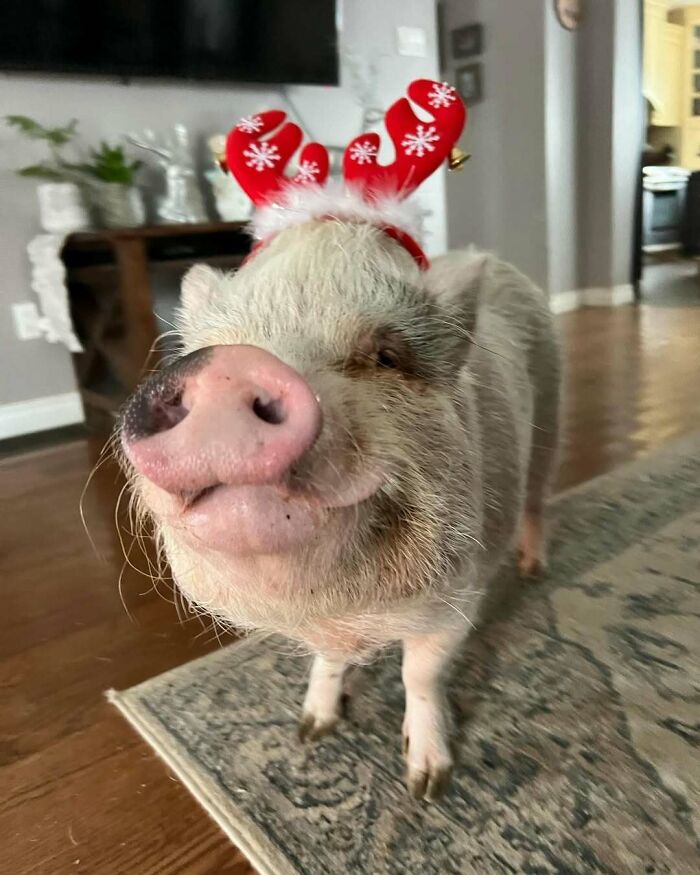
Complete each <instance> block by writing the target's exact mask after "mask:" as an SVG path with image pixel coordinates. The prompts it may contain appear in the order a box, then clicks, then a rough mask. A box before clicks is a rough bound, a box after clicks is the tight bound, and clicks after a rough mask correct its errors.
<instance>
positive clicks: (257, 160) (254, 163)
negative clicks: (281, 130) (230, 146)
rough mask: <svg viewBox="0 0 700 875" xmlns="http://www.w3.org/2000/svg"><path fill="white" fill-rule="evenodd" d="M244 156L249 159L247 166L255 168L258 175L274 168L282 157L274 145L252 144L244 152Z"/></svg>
mask: <svg viewBox="0 0 700 875" xmlns="http://www.w3.org/2000/svg"><path fill="white" fill-rule="evenodd" d="M243 156H244V157H245V158H247V159H248V160H247V161H246V166H247V167H253V168H255V170H257V171H258V173H261V172H262V171H263V170H267V169H269V168H272V167H274V166H275V162H277V161H279V160H280V159H281V157H282V156H281V155H280V154H279V152H278V151H277V146H275V145H274V143H251V144H250V146H249V147H248V148H247V149H244V150H243Z"/></svg>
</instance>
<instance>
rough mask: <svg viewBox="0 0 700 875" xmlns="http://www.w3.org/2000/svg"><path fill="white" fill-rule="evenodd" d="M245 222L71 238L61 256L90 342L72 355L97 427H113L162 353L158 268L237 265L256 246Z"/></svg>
mask: <svg viewBox="0 0 700 875" xmlns="http://www.w3.org/2000/svg"><path fill="white" fill-rule="evenodd" d="M243 228H244V223H242V222H211V223H206V224H201V225H154V226H148V227H142V228H124V229H116V230H113V229H105V230H96V231H84V232H79V233H76V234H72V235H71V236H70V237H68V239H67V240H66V243H65V246H64V248H63V253H62V257H63V261H64V263H65V265H66V271H67V285H68V292H69V298H70V308H71V316H72V318H73V324H74V326H75V331H76V334H77V335H78V337H79V338H80V341H81V343H82V345H83V348H84V352H82V353H77V354H74V355H73V363H74V367H75V373H76V377H77V381H78V387H79V390H80V394H81V397H82V401H83V408H84V411H85V421H86V423H87V425H88V427H89V428H90V429H91V430H97V431H106V430H111V428H112V427H113V425H114V420H115V417H116V414H117V411H118V409H119V407H120V406H121V404H122V403H123V401H124V400H125V399H126V397H127V396H128V395H129V394H130V393H131V392H132V391H133V389H134V388H135V387H136V385H137V383H138V382H139V379H140V378H141V376H142V374H143V372H144V369H145V367H146V365H147V364H148V365H149V366H151V365H152V364H154V363H155V362H157V360H158V358H159V356H160V352H161V350H159V349H157V348H156V339H157V337H158V335H159V334H160V330H159V329H158V328H157V325H156V316H155V310H154V298H153V293H152V269H153V267H154V266H155V265H157V264H162V265H164V264H167V265H169V266H170V267H171V268H173V269H174V270H175V271H177V270H179V271H180V273H184V271H185V270H186V269H187V268H188V267H189V266H190V265H191V264H192V263H193V262H195V261H206V262H210V263H212V264H216V265H220V266H223V267H226V268H229V269H230V268H235V267H237V266H238V265H239V264H240V263H241V261H242V260H243V258H244V257H245V255H246V254H247V253H248V251H249V249H250V240H249V238H248V236H247V235H246V234H245V232H244V231H243ZM178 280H179V275H178ZM177 288H178V286H174V288H173V293H174V294H176V292H177Z"/></svg>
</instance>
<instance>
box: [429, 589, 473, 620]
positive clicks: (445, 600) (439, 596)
mask: <svg viewBox="0 0 700 875" xmlns="http://www.w3.org/2000/svg"><path fill="white" fill-rule="evenodd" d="M436 596H437V598H438V600H439V601H441V602H443V604H446V605H447V607H448V608H452V610H453V611H455V613H457V614H459V616H460V617H462V619H463V620H464V622H465V623H467V625H468V626H471V628H472V629H476V626H475V625H474V623H472V621H471V620H470V619H469V617H468V616H467V615H466V614H465V613H464V612H463V611H460V609H459V608H458V607H457V606H456V605H453V604H452V602H450V601H448V600H447V599H446V598H443V597H442V596H441V595H439V594H438V593H436Z"/></svg>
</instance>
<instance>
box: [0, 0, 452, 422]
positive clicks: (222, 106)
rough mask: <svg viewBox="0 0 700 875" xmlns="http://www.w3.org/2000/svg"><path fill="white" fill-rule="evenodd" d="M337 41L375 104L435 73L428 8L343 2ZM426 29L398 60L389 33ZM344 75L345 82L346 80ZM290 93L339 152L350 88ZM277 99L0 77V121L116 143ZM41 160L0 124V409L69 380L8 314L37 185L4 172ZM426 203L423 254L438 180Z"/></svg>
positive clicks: (56, 350)
mask: <svg viewBox="0 0 700 875" xmlns="http://www.w3.org/2000/svg"><path fill="white" fill-rule="evenodd" d="M343 13H344V14H343V40H344V43H345V44H346V45H347V46H348V47H350V48H353V49H356V50H358V51H360V52H362V53H364V54H366V55H370V54H371V55H374V56H375V57H376V58H377V59H378V60H379V67H380V80H379V88H378V91H379V96H380V100H381V101H382V102H383V104H384V106H386V105H388V104H389V103H390V102H392V101H393V100H395V99H397V98H398V97H399V96H401V94H402V93H403V90H404V88H405V86H406V85H407V84H408V82H409V81H410V80H411V79H414V78H417V77H421V76H427V77H430V78H434V77H435V76H436V75H437V46H436V28H435V8H434V0H383V2H382V3H377V2H372V0H346V2H345V3H344V4H343ZM398 25H409V26H419V27H423V28H424V29H425V30H426V31H427V36H428V53H427V57H425V58H406V57H399V56H398V55H397V54H396V34H395V28H396V27H397V26H398ZM346 80H347V76H344V77H343V81H344V83H345V81H346ZM290 94H291V95H292V96H293V99H294V100H295V102H296V103H297V104H298V106H299V108H300V110H301V112H302V114H303V115H304V117H305V118H306V119H308V120H309V125H310V127H311V130H310V132H309V133H310V134H311V135H313V136H314V137H316V138H319V139H320V140H321V141H323V142H329V143H337V144H340V145H343V144H345V143H347V141H348V140H349V139H350V138H351V137H353V136H354V135H355V134H356V133H357V132H358V128H359V124H360V116H361V111H360V109H359V107H358V106H357V104H356V103H355V100H354V98H353V96H352V93H351V92H350V91H349V89H348V87H347V84H344V85H343V86H342V87H340V88H323V87H318V88H311V87H303V88H302V87H297V88H293V89H290ZM280 100H281V99H280V94H279V93H278V92H275V91H273V90H269V89H260V88H243V87H237V88H232V87H223V86H219V85H209V86H205V85H197V86H190V85H187V86H185V85H181V84H150V85H149V84H132V85H129V86H123V85H119V84H115V83H112V82H109V81H96V80H89V81H88V80H83V81H81V80H76V79H63V78H59V77H55V78H51V79H49V78H39V77H33V76H14V75H12V76H10V75H2V76H0V115H5V114H7V113H23V114H26V115H32V116H36V117H37V118H38V119H39V120H41V121H42V122H44V123H46V124H60V123H62V122H64V121H66V120H67V119H69V118H71V117H73V116H75V117H76V118H78V119H79V120H80V130H81V132H82V134H83V135H84V136H85V138H86V140H87V141H89V142H93V143H94V142H95V141H97V140H99V139H100V138H107V139H111V140H114V139H116V138H118V137H119V136H120V135H121V134H123V133H124V132H125V131H128V130H132V129H138V128H140V127H144V126H146V125H148V126H150V127H154V128H165V127H167V126H169V125H172V124H174V123H175V122H184V123H185V124H186V125H187V126H188V127H189V128H190V130H191V131H192V132H193V133H196V134H197V135H201V136H203V137H204V136H207V135H209V134H211V133H213V132H216V131H225V130H228V128H229V127H230V126H231V124H232V123H233V122H234V121H235V120H236V119H237V118H238V117H239V116H240V115H243V114H246V113H249V112H253V111H257V110H259V109H261V108H263V107H266V106H280V105H281V103H280ZM35 157H39V150H36V151H34V150H33V149H28V148H27V146H26V144H24V143H21V142H20V141H19V140H18V139H17V138H16V136H15V135H14V133H13V132H12V131H10V130H9V129H7V128H5V126H4V125H0V186H1V189H2V190H1V197H2V212H1V213H0V239H1V240H2V245H1V246H0V357H1V362H0V405H1V404H3V403H8V402H13V401H20V400H26V399H30V398H35V397H41V396H47V395H53V394H58V393H63V392H67V391H71V390H72V389H73V388H74V379H73V372H72V367H71V363H70V358H69V355H68V353H67V352H66V351H65V350H64V349H63V348H62V347H59V346H53V345H50V344H48V343H46V342H45V341H43V340H39V341H26V342H20V341H18V340H16V338H15V337H14V334H13V331H12V323H11V317H10V311H9V306H10V304H11V303H13V302H18V301H25V300H31V299H32V297H33V293H32V292H31V290H30V288H29V272H28V266H27V258H26V252H25V247H26V244H27V243H28V241H29V240H30V239H31V237H32V236H33V235H34V234H36V233H37V232H38V230H39V229H38V223H37V209H36V201H35V193H34V189H35V184H34V183H32V182H31V181H28V180H22V179H19V178H17V177H16V176H15V175H14V174H13V173H12V172H11V171H12V170H13V169H14V168H15V167H17V166H20V165H21V164H22V163H23V162H29V161H31V160H33V159H34V158H35ZM420 196H421V199H422V201H423V203H424V205H425V206H426V207H427V208H428V209H430V210H431V211H432V213H433V215H432V218H431V219H430V220H429V222H428V231H429V237H428V240H427V246H426V248H427V249H428V250H429V251H433V252H436V251H441V250H443V249H444V248H445V241H446V227H445V208H444V181H443V178H442V174H436V175H435V176H434V177H433V178H432V179H431V180H430V181H429V182H428V183H427V184H426V185H425V186H423V187H422V189H421V195H420Z"/></svg>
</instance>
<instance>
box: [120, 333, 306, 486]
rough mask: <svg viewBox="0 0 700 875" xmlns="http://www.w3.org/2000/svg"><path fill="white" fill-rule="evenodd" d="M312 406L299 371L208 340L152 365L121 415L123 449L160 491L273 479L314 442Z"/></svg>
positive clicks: (251, 350)
mask: <svg viewBox="0 0 700 875" xmlns="http://www.w3.org/2000/svg"><path fill="white" fill-rule="evenodd" d="M321 425H322V416H321V408H320V405H319V402H318V400H317V398H316V397H315V395H314V393H313V392H312V390H311V388H310V387H309V385H308V384H307V383H306V381H305V380H304V378H303V377H302V376H301V375H300V374H299V373H297V372H296V371H295V370H293V369H292V368H291V367H289V366H288V365H286V364H285V363H284V362H282V361H280V359H278V358H277V357H276V356H274V355H272V354H271V353H269V352H266V351H265V350H263V349H260V348H258V347H255V346H243V345H235V346H234V345H232V346H213V347H207V348H205V349H202V350H198V351H197V352H194V353H191V354H190V355H188V356H184V357H183V358H181V359H180V360H178V361H177V362H175V363H174V364H173V365H171V366H169V367H167V368H165V369H164V370H162V371H160V372H158V373H156V374H153V375H152V376H151V377H150V378H149V379H148V380H146V381H145V382H144V383H143V384H142V385H141V386H140V387H139V388H138V389H137V390H136V392H135V393H134V394H133V395H132V396H131V398H130V399H129V401H128V402H127V404H126V406H125V408H124V412H123V414H122V419H121V439H122V445H123V447H124V451H125V453H126V455H127V457H128V459H129V461H130V462H131V464H132V465H133V467H134V468H135V470H136V471H137V472H138V473H139V474H142V475H144V476H145V477H146V478H148V479H149V480H150V481H152V482H153V483H155V484H156V485H157V486H159V487H160V488H161V489H164V490H166V491H167V492H170V493H173V494H176V495H183V496H192V495H197V494H198V493H201V492H203V491H204V490H207V489H210V488H212V487H215V486H218V485H222V484H223V485H231V486H263V485H272V484H276V483H280V482H281V481H282V480H283V479H284V477H285V475H286V474H287V473H288V471H289V469H290V468H291V467H292V466H293V465H294V463H295V462H296V461H297V460H298V459H299V458H300V457H301V456H302V455H303V454H304V453H305V452H306V451H307V450H308V449H309V448H310V447H311V446H312V445H313V444H314V443H315V441H316V439H317V438H318V436H319V434H320V431H321Z"/></svg>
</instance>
